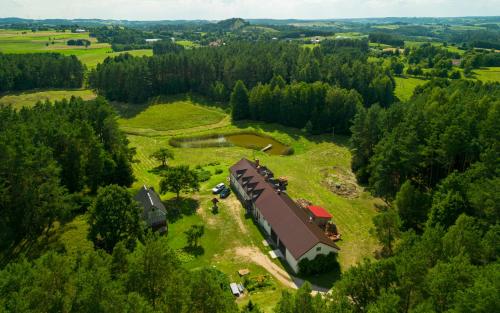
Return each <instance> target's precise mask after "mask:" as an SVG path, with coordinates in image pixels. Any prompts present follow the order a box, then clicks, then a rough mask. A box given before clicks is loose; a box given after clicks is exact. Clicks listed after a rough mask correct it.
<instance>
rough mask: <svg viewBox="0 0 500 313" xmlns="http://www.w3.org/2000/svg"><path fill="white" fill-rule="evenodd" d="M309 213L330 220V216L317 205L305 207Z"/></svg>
mask: <svg viewBox="0 0 500 313" xmlns="http://www.w3.org/2000/svg"><path fill="white" fill-rule="evenodd" d="M307 208H308V209H309V211H311V213H312V214H313V215H314V216H315V217H320V218H332V215H331V214H330V213H328V211H326V210H325V209H323V208H322V207H320V206H317V205H310V206H308V207H307Z"/></svg>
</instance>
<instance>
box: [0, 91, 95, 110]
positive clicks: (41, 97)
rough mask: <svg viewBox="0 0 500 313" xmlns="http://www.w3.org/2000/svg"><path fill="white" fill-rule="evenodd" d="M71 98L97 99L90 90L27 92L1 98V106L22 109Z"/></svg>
mask: <svg viewBox="0 0 500 313" xmlns="http://www.w3.org/2000/svg"><path fill="white" fill-rule="evenodd" d="M71 96H75V97H81V98H82V99H83V100H92V99H94V98H95V97H96V95H95V94H94V92H93V91H92V90H88V89H74V90H46V91H25V92H21V93H15V94H8V95H5V96H3V97H0V105H12V106H13V107H14V108H15V109H20V108H22V107H32V106H34V105H35V104H36V103H37V102H38V101H45V100H50V101H56V100H62V99H64V98H66V99H69V98H71Z"/></svg>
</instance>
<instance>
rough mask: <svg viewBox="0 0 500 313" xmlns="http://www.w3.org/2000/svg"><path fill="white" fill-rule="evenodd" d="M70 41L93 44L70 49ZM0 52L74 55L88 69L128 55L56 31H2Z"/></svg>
mask: <svg viewBox="0 0 500 313" xmlns="http://www.w3.org/2000/svg"><path fill="white" fill-rule="evenodd" d="M23 33H24V34H23ZM70 39H86V40H89V41H90V42H91V45H90V46H89V47H87V48H85V47H83V46H81V47H80V46H68V45H67V41H68V40H70ZM0 52H2V53H43V52H57V53H61V54H64V55H75V56H77V57H78V58H79V59H80V60H81V61H82V63H84V64H85V65H87V67H89V68H93V67H95V66H96V65H97V64H98V63H100V62H102V61H103V60H104V59H105V58H106V57H108V56H116V55H119V54H121V53H125V52H113V50H112V49H111V46H110V45H109V44H108V43H99V42H97V40H96V39H95V38H92V37H90V36H89V33H71V32H70V31H66V32H64V33H63V32H56V31H37V32H32V31H31V30H10V29H0ZM128 52H129V53H130V54H133V55H137V56H142V55H152V54H153V51H152V50H132V51H128Z"/></svg>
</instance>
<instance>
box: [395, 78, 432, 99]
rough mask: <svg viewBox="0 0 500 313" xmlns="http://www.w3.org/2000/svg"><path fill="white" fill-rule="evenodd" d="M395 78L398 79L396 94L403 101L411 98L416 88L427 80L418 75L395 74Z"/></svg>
mask: <svg viewBox="0 0 500 313" xmlns="http://www.w3.org/2000/svg"><path fill="white" fill-rule="evenodd" d="M394 79H395V81H396V89H395V90H394V94H395V95H396V96H397V97H398V98H399V99H400V100H402V101H406V100H409V99H410V98H411V96H412V95H413V91H414V90H415V88H416V87H417V86H420V85H423V84H425V83H426V82H427V81H426V80H425V79H421V78H416V77H401V76H395V77H394Z"/></svg>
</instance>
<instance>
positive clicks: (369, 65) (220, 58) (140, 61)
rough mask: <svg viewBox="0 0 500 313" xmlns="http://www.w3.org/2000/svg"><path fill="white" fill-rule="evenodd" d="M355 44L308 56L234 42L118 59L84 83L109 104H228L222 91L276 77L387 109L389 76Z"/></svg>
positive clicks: (292, 48)
mask: <svg viewBox="0 0 500 313" xmlns="http://www.w3.org/2000/svg"><path fill="white" fill-rule="evenodd" d="M335 42H336V41H335ZM342 42H344V41H342ZM359 42H361V41H360V40H354V41H353V42H352V43H351V42H350V41H345V43H342V44H341V43H336V44H335V46H334V47H333V48H331V49H330V48H329V46H328V45H327V44H325V45H324V46H323V45H322V47H319V48H316V49H314V50H312V51H311V50H309V49H301V48H300V46H299V45H296V44H293V43H279V42H275V43H253V44H249V43H244V42H234V43H232V44H231V45H227V46H222V47H218V48H200V49H192V50H184V51H172V52H167V53H165V54H161V55H156V56H153V57H149V58H145V57H142V58H139V57H132V56H130V55H122V56H118V57H115V58H108V59H106V60H105V61H104V62H103V63H102V64H100V65H98V67H97V68H96V69H95V70H93V71H91V73H90V75H89V82H90V85H91V86H92V87H93V88H94V89H96V90H97V91H98V92H99V93H100V94H102V95H104V96H105V97H107V98H108V99H110V100H119V101H129V102H143V101H145V100H146V99H147V98H149V97H151V96H154V95H161V94H163V95H168V94H176V93H183V92H188V91H193V92H198V93H201V94H203V95H207V96H210V97H213V98H214V99H216V100H218V101H220V100H225V101H227V100H229V98H228V96H229V94H228V92H227V91H228V90H233V88H234V87H235V85H236V82H237V81H239V80H241V81H242V82H243V83H244V85H245V86H246V87H247V88H248V89H252V88H254V87H255V86H256V85H258V84H259V83H261V84H267V83H269V82H271V80H272V79H273V77H277V76H278V75H279V76H281V78H282V79H283V80H284V81H285V82H288V83H292V82H293V81H298V82H306V83H312V82H316V81H323V82H326V83H329V84H332V85H338V86H339V87H342V88H346V89H355V90H356V91H357V92H358V93H359V94H360V95H361V96H362V98H363V102H364V103H365V104H366V105H367V106H369V105H371V104H373V103H377V102H378V103H380V104H381V105H382V106H384V107H385V106H388V105H390V104H391V103H392V102H393V101H394V80H393V78H392V76H391V73H390V71H385V70H384V69H383V68H382V67H381V66H380V65H379V64H377V63H373V62H366V60H367V53H366V49H364V47H365V46H364V45H363V44H361V45H360V44H359ZM364 43H365V44H366V47H367V43H366V42H364ZM111 82H112V83H111ZM274 87H275V86H273V87H272V89H274Z"/></svg>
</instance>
